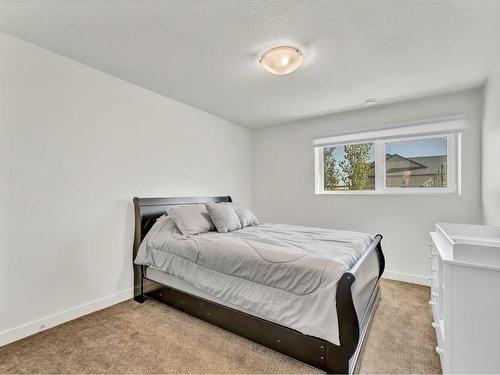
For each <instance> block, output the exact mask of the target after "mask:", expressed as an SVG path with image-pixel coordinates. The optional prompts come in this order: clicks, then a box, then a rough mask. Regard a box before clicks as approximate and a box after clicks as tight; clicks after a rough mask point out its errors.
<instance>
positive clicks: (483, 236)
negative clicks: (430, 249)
mask: <svg viewBox="0 0 500 375" xmlns="http://www.w3.org/2000/svg"><path fill="white" fill-rule="evenodd" d="M431 237H432V241H433V242H434V245H435V246H436V250H437V251H438V253H439V255H440V257H441V259H442V260H443V261H444V262H446V263H453V264H459V265H462V266H472V267H481V268H489V269H495V270H500V227H494V226H487V225H470V224H452V223H438V224H436V230H435V232H432V233H431Z"/></svg>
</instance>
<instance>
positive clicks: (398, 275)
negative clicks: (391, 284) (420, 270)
mask: <svg viewBox="0 0 500 375" xmlns="http://www.w3.org/2000/svg"><path fill="white" fill-rule="evenodd" d="M382 277H383V278H385V279H390V280H397V281H405V282H407V283H412V284H419V285H426V286H430V285H431V284H430V280H429V278H428V277H427V276H420V275H412V274H409V273H402V272H394V271H384V274H383V275H382Z"/></svg>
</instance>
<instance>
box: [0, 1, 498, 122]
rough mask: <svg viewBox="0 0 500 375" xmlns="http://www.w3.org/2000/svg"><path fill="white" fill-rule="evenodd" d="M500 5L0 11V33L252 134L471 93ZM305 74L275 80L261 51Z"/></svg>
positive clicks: (109, 5) (82, 6)
mask: <svg viewBox="0 0 500 375" xmlns="http://www.w3.org/2000/svg"><path fill="white" fill-rule="evenodd" d="M499 20H500V1H498V0H490V1H489V0H481V1H479V0H473V1H471V0H469V1H460V0H456V1H444V0H418V1H417V0H415V1H410V0H407V1H402V0H384V1H382V0H379V1H363V0H358V1H352V0H347V1H333V0H329V1H320V0H310V1H306V0H283V1H281V0H278V1H271V0H268V1H252V0H245V1H238V0H203V1H202V0H163V1H159V0H142V1H139V0H134V1H127V0H116V1H104V0H79V1H77V0H40V1H22V0H17V1H12V0H5V1H4V0H2V1H0V30H1V31H4V32H6V33H9V34H11V35H14V36H17V37H19V38H21V39H24V40H26V41H29V42H32V43H35V44H38V45H40V46H43V47H45V48H48V49H50V50H52V51H54V52H57V53H60V54H62V55H65V56H68V57H70V58H73V59H75V60H77V61H80V62H82V63H85V64H88V65H90V66H92V67H94V68H97V69H100V70H102V71H104V72H107V73H110V74H112V75H115V76H117V77H120V78H123V79H125V80H127V81H130V82H133V83H136V84H138V85H140V86H143V87H145V88H148V89H151V90H153V91H156V92H158V93H161V94H163V95H165V96H168V97H171V98H173V99H176V100H178V101H181V102H184V103H186V104H189V105H191V106H193V107H197V108H200V109H202V110H205V111H207V112H210V113H213V114H215V115H217V116H220V117H222V118H225V119H227V120H230V121H233V122H235V123H238V124H241V125H244V126H248V127H259V126H267V125H273V124H276V123H282V122H286V121H290V120H294V119H298V118H304V117H308V116H313V115H318V114H324V113H328V112H335V111H341V110H346V109H351V108H356V107H360V106H363V103H364V101H365V100H366V99H367V98H372V97H374V98H377V99H378V102H379V103H381V102H382V103H383V102H389V101H396V100H400V99H404V98H410V97H415V96H421V95H425V94H431V93H437V92H442V91H447V90H452V89H458V88H462V87H469V86H474V85H479V84H481V83H482V82H484V80H485V79H486V77H487V73H488V71H489V69H490V66H491V64H492V62H493V56H494V54H495V49H496V48H497V46H499V45H500V21H499ZM281 44H287V45H293V46H298V47H299V48H301V49H302V50H303V52H304V55H305V62H304V65H303V66H302V67H301V68H300V69H299V70H297V71H296V72H294V73H292V74H290V75H287V76H273V75H271V74H269V73H268V72H266V71H264V70H263V69H262V68H261V67H260V66H259V63H258V59H259V56H260V54H261V53H262V52H263V51H265V50H266V49H267V48H270V47H274V46H276V45H281Z"/></svg>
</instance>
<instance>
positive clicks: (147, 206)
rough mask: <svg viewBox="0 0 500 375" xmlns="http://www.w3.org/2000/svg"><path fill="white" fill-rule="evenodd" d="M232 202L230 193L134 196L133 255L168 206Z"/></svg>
mask: <svg viewBox="0 0 500 375" xmlns="http://www.w3.org/2000/svg"><path fill="white" fill-rule="evenodd" d="M219 202H232V200H231V197H230V196H229V195H226V196H221V197H165V198H137V197H135V198H134V212H135V233H134V248H133V257H134V259H135V257H136V256H137V251H138V250H139V246H140V245H141V242H142V240H143V239H144V236H145V235H146V234H147V233H148V232H149V230H150V229H151V227H152V226H153V225H154V223H155V222H156V219H158V218H159V217H160V216H162V215H164V214H165V212H166V210H167V208H169V207H171V206H179V205H187V204H197V203H219Z"/></svg>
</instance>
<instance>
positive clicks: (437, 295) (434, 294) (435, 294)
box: [431, 292, 439, 297]
mask: <svg viewBox="0 0 500 375" xmlns="http://www.w3.org/2000/svg"><path fill="white" fill-rule="evenodd" d="M431 295H432V296H433V297H439V294H438V293H436V292H432V293H431Z"/></svg>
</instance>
